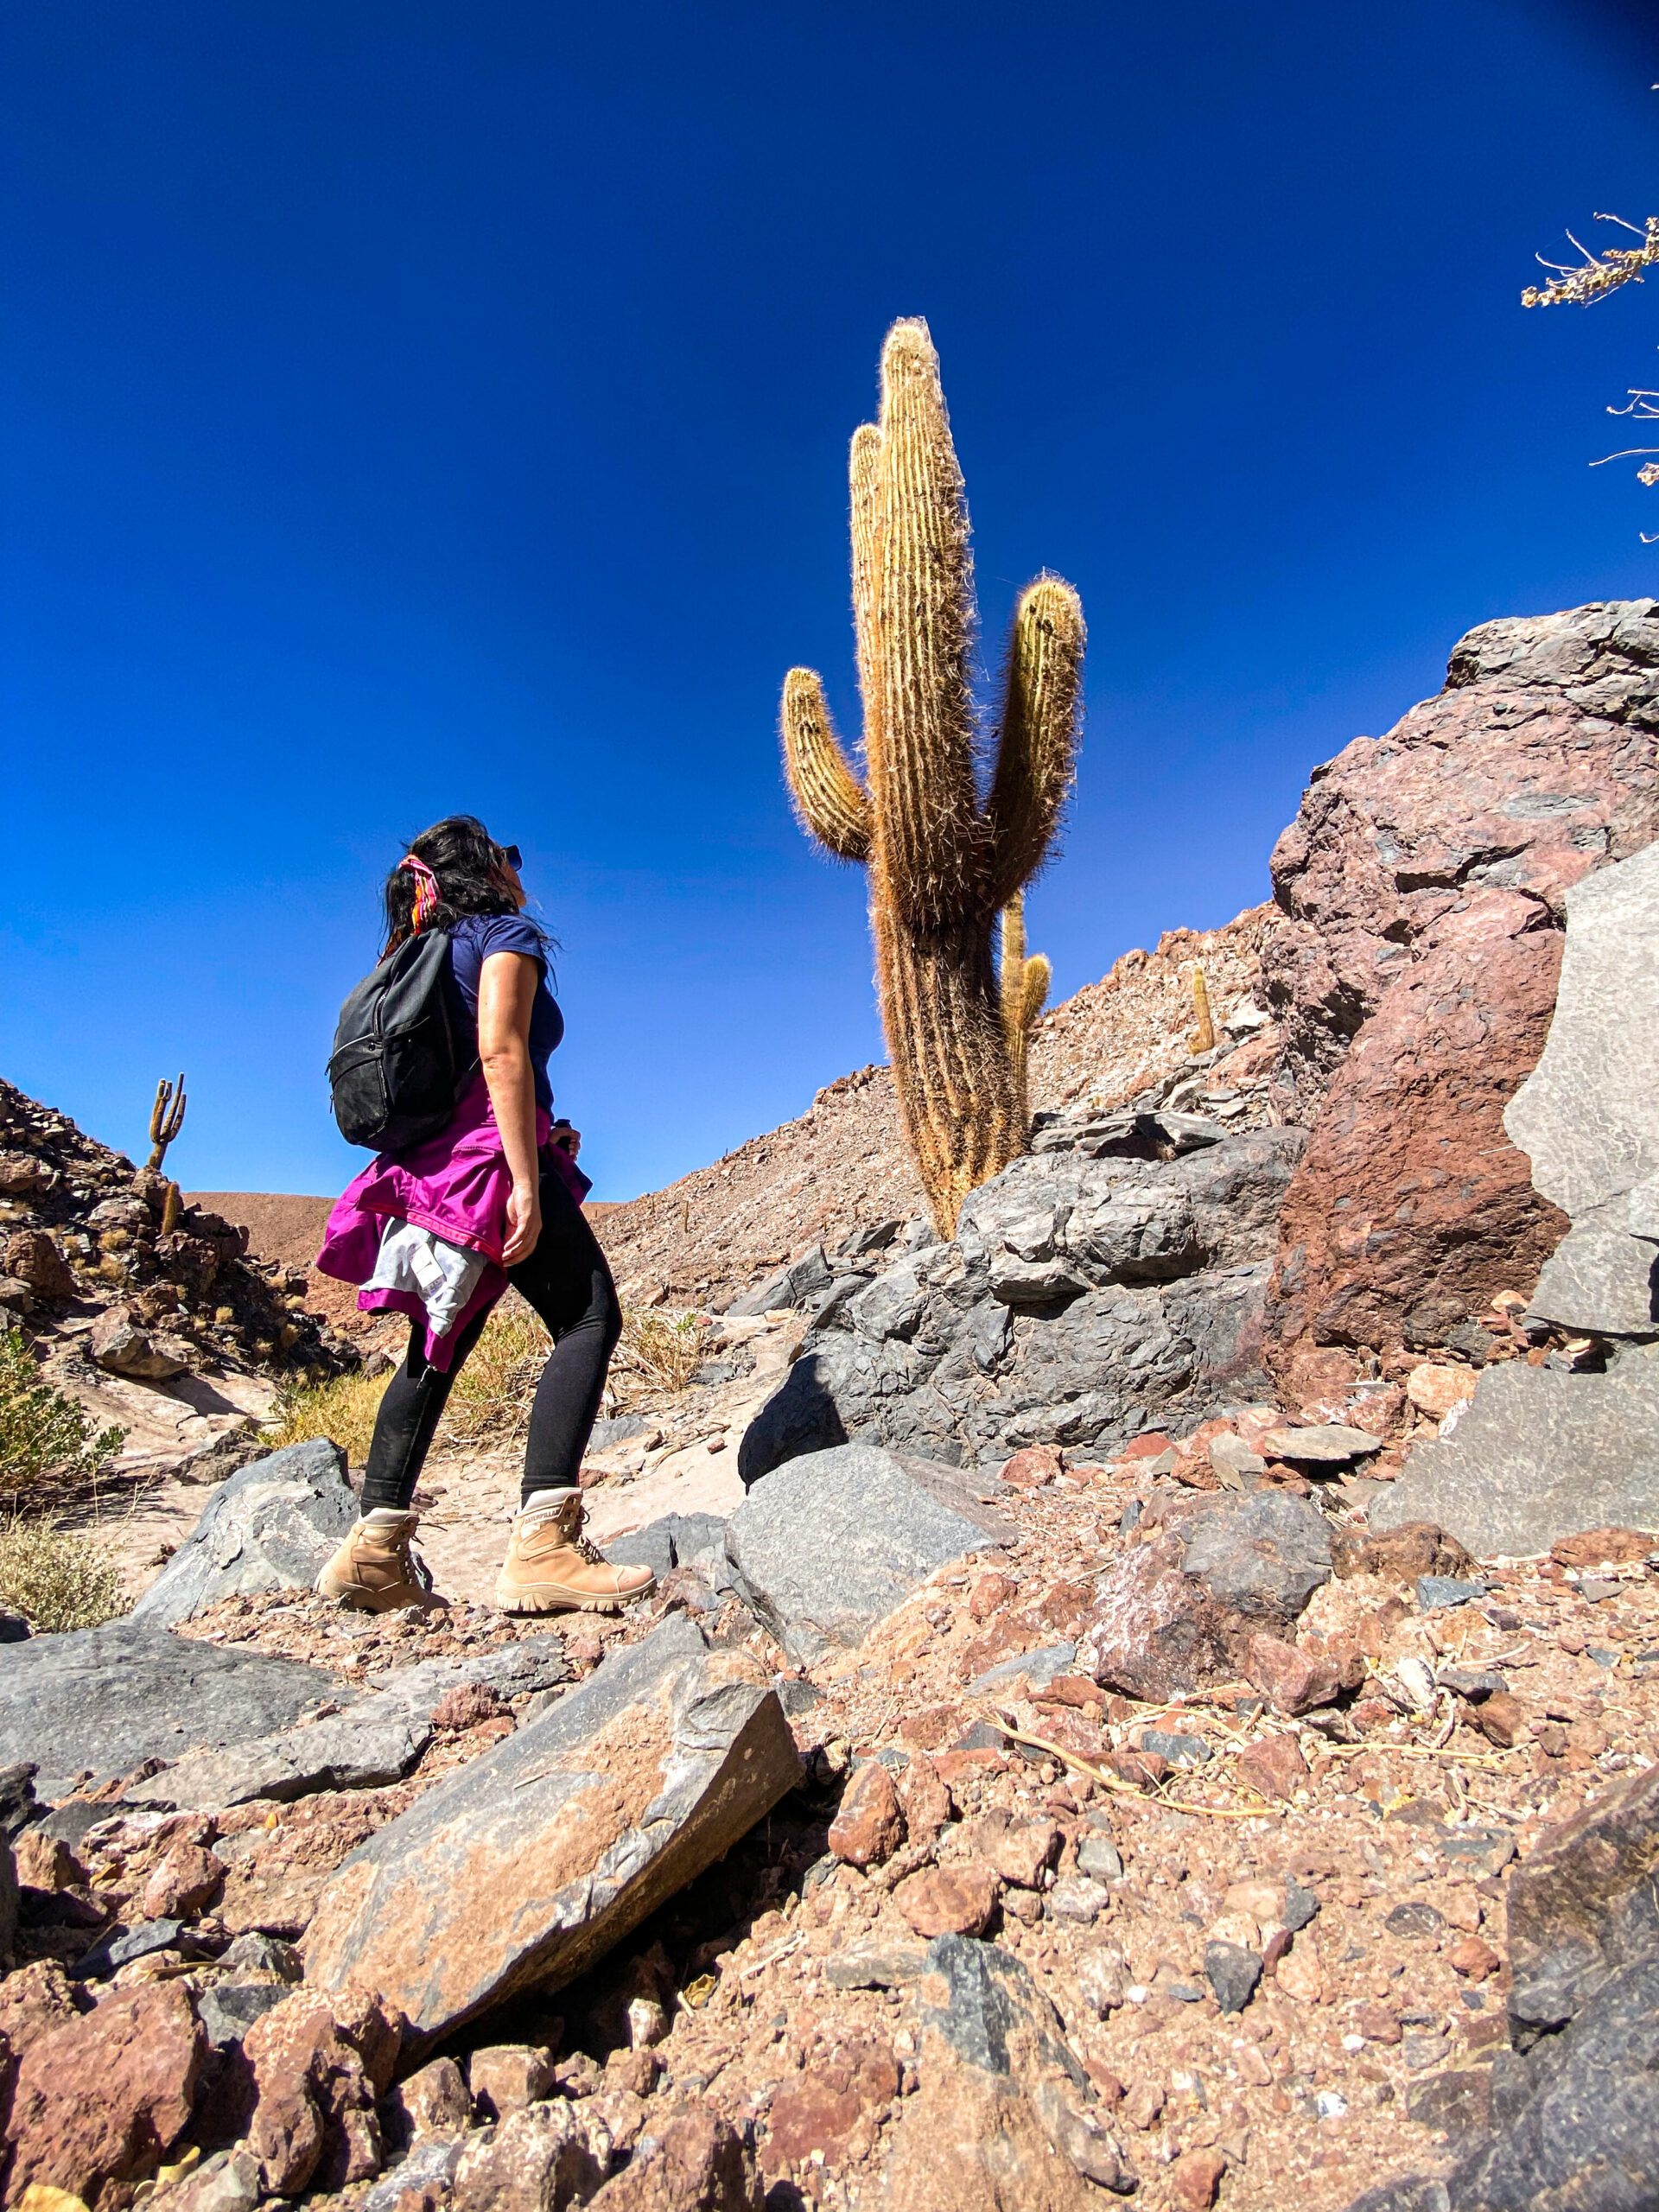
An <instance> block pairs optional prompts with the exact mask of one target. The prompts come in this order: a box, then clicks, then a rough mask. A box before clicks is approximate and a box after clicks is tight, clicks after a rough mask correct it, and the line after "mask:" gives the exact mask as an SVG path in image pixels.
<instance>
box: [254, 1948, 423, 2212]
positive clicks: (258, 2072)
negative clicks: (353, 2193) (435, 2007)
mask: <svg viewBox="0 0 1659 2212" xmlns="http://www.w3.org/2000/svg"><path fill="white" fill-rule="evenodd" d="M402 2037H403V2020H402V2017H401V2016H400V2015H399V2014H398V2013H397V2012H392V2011H390V2010H389V2009H388V2008H386V2007H385V2006H384V2005H381V2003H380V2002H379V2001H378V1999H368V1998H356V1997H353V1996H350V1995H346V1996H345V1997H343V1998H340V1999H335V2001H334V2005H332V2006H331V2005H329V2004H328V2003H327V2002H326V2001H325V1999H322V1998H321V1997H319V1996H315V1995H313V1994H312V1993H311V1992H310V1991H309V1990H303V1989H302V1990H296V1992H295V1993H294V1995H293V1996H292V1997H288V1998H284V1999H283V2002H282V2003H281V2004H280V2005H277V2006H276V2007H275V2008H274V2010H272V2011H271V2012H267V2013H266V2014H265V2015H264V2018H261V2019H258V2020H256V2021H255V2022H254V2024H253V2025H252V2026H251V2028H250V2029H249V2031H248V2032H247V2036H246V2037H245V2040H244V2044H243V2050H244V2052H245V2056H246V2059H247V2062H248V2063H249V2065H250V2066H251V2068H252V2069H253V2078H254V2082H255V2083H256V2085H257V2092H258V2101H257V2105H256V2107H255V2108H254V2114H253V2125H252V2126H251V2129H250V2130H249V2137H248V2141H249V2148H250V2149H251V2151H252V2152H253V2154H254V2156H255V2157H256V2158H257V2159H258V2160H259V2165H260V2176H261V2179H262V2180H263V2182H264V2186H265V2188H266V2189H268V2190H272V2191H273V2192H274V2193H275V2194H276V2195H277V2196H298V2195H299V2194H300V2192H301V2191H302V2190H303V2189H305V2187H306V2186H307V2184H308V2183H310V2182H311V2181H313V2180H314V2179H316V2180H319V2181H321V2183H323V2185H324V2186H325V2187H327V2188H333V2189H340V2188H343V2187H345V2186H346V2183H350V2182H355V2181H366V2180H368V2179H370V2178H371V2177H372V2176H373V2175H375V2174H377V2173H378V2171H380V2156H381V2141H380V2126H379V2120H378V2115H377V2113H376V2110H375V2107H376V2103H377V2101H378V2099H379V2098H380V2097H382V2096H384V2095H385V2092H386V2090H387V2088H389V2087H390V2085H391V2075H392V2069H393V2068H394V2066H395V2065H396V2064H397V2051H398V2047H399V2044H400V2043H401V2041H402Z"/></svg>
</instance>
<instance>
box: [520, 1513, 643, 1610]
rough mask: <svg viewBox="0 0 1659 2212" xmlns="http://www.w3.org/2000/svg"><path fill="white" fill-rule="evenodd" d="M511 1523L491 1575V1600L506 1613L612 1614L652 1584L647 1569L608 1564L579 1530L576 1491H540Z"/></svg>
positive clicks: (640, 1596)
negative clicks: (543, 1498)
mask: <svg viewBox="0 0 1659 2212" xmlns="http://www.w3.org/2000/svg"><path fill="white" fill-rule="evenodd" d="M544 1495H545V1496H546V1497H547V1500H548V1502H547V1503H545V1504H541V1503H534V1504H531V1505H529V1506H527V1507H526V1508H525V1509H524V1511H523V1512H522V1513H520V1514H519V1515H518V1516H517V1517H516V1518H515V1520H514V1522H513V1524H512V1535H511V1536H510V1537H509V1538H508V1539H507V1556H506V1558H505V1560H503V1561H502V1565H501V1572H500V1573H499V1575H498V1576H497V1578H496V1584H495V1602H496V1604H497V1605H499V1606H500V1607H501V1609H502V1611H504V1612H508V1613H558V1612H564V1611H570V1610H572V1609H575V1610H580V1611H584V1612H595V1613H613V1612H616V1611H618V1610H619V1609H620V1607H621V1606H623V1605H627V1604H629V1603H630V1602H631V1601H632V1599H635V1598H643V1597H644V1596H645V1592H647V1591H648V1590H652V1589H654V1588H655V1587H656V1584H657V1578H656V1576H655V1575H654V1574H653V1573H652V1571H651V1569H650V1568H649V1567H612V1566H610V1565H608V1564H607V1560H606V1559H605V1557H604V1554H602V1553H601V1552H599V1551H596V1550H595V1549H594V1547H593V1545H592V1544H590V1543H589V1542H588V1539H587V1537H586V1536H584V1535H582V1493H581V1491H574V1490H573V1491H565V1492H564V1493H563V1495H562V1496H561V1495H560V1493H558V1492H556V1491H549V1492H546V1493H544Z"/></svg>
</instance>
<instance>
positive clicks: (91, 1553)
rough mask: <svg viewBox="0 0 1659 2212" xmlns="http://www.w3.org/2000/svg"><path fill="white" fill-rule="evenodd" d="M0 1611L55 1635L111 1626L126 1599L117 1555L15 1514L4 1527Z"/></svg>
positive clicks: (92, 1539) (0, 1530)
mask: <svg viewBox="0 0 1659 2212" xmlns="http://www.w3.org/2000/svg"><path fill="white" fill-rule="evenodd" d="M0 1609H3V1610H4V1611H7V1612H10V1613H21V1614H22V1616H23V1618H24V1619H25V1620H26V1621H28V1623H29V1625H30V1627H31V1628H33V1629H35V1630H36V1631H37V1632H38V1633H41V1634H45V1635H50V1636H55V1635H58V1634H60V1633H61V1631H63V1630H66V1629H73V1628H97V1627H99V1624H101V1623H103V1622H105V1621H112V1620H114V1619H115V1618H116V1617H117V1616H118V1614H121V1613H124V1612H125V1611H127V1609H128V1599H127V1595H126V1592H125V1590H124V1587H123V1585H122V1579H121V1569H120V1567H118V1565H117V1564H116V1560H115V1554H114V1553H113V1552H112V1551H111V1549H110V1548H109V1547H108V1545H107V1544H106V1543H105V1542H104V1541H101V1540H100V1539H99V1537H97V1536H96V1535H89V1534H88V1533H86V1531H84V1530H82V1529H64V1528H60V1526H59V1524H58V1522H56V1521H55V1520H54V1519H51V1518H49V1517H48V1518H47V1519H45V1520H40V1521H25V1520H24V1519H23V1517H22V1515H21V1514H14V1515H13V1516H12V1518H11V1520H10V1522H7V1523H6V1524H5V1525H4V1526H3V1527H0Z"/></svg>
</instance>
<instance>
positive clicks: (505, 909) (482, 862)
mask: <svg viewBox="0 0 1659 2212" xmlns="http://www.w3.org/2000/svg"><path fill="white" fill-rule="evenodd" d="M408 850H409V851H410V852H411V853H412V854H413V855H415V857H416V860H417V861H425V862H426V865H427V866H428V868H430V869H431V871H432V873H433V874H434V875H435V876H436V878H437V880H438V889H439V891H440V893H442V897H441V899H440V900H439V903H438V904H437V905H436V906H434V907H432V908H431V909H430V910H429V912H428V913H427V914H426V916H425V918H424V919H423V924H422V927H423V930H433V929H437V930H442V929H453V928H454V925H455V924H456V923H457V922H459V921H462V920H464V919H465V918H466V917H467V915H468V914H515V913H517V912H518V907H517V906H515V905H514V903H513V900H512V898H511V897H510V896H509V894H508V893H507V892H506V891H505V889H504V888H503V887H502V884H501V880H500V874H501V870H502V869H503V868H505V865H506V857H507V856H506V854H505V852H504V851H503V849H502V848H501V847H500V846H499V845H498V844H497V843H496V842H495V840H494V838H493V837H492V836H491V835H490V833H489V831H488V830H487V829H486V828H485V827H484V824H483V823H481V822H480V820H479V819H478V817H477V816H476V815H475V814H451V815H449V816H448V817H446V818H445V819H444V820H443V821H442V822H435V823H433V824H432V827H431V828H430V829H423V830H422V832H421V834H420V836H418V837H411V838H410V842H409V846H408ZM419 888H420V885H419V881H418V880H417V878H416V874H415V872H414V870H413V869H412V868H404V867H401V866H400V867H397V868H393V870H392V871H391V874H390V875H389V876H388V877H387V878H386V888H385V901H386V944H385V949H386V950H387V951H388V952H392V951H395V950H396V949H397V946H398V945H400V944H403V942H404V939H405V938H407V937H409V936H410V934H411V932H412V931H413V928H414V922H415V897H416V892H417V891H418V890H419ZM526 918H527V919H528V917H526ZM531 928H532V929H534V930H536V931H537V934H538V935H539V936H540V937H541V938H542V939H543V944H547V943H550V939H549V938H548V936H547V932H546V931H544V930H543V929H541V927H540V925H539V924H537V923H535V922H531Z"/></svg>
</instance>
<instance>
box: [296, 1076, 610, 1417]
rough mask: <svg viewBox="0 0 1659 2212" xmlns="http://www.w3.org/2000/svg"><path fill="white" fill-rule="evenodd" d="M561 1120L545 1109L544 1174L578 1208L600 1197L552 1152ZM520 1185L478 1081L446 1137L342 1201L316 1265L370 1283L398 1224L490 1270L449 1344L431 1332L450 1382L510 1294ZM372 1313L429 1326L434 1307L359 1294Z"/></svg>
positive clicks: (402, 1296) (375, 1170)
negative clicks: (509, 1257)
mask: <svg viewBox="0 0 1659 2212" xmlns="http://www.w3.org/2000/svg"><path fill="white" fill-rule="evenodd" d="M552 1127H553V1122H552V1116H550V1114H548V1113H547V1111H546V1110H545V1109H544V1108H543V1107H541V1106H537V1109H536V1142H537V1146H538V1147H540V1148H541V1156H542V1162H543V1166H549V1165H550V1166H552V1167H553V1169H554V1170H555V1172H556V1173H557V1174H559V1175H560V1176H562V1177H563V1179H564V1181H565V1182H566V1184H567V1185H569V1190H570V1194H571V1196H572V1197H573V1198H575V1199H576V1201H577V1202H578V1204H580V1202H581V1201H582V1198H585V1197H586V1196H587V1194H588V1192H589V1191H590V1190H591V1189H592V1188H593V1185H591V1184H590V1183H589V1182H588V1178H587V1177H586V1176H585V1175H584V1174H583V1173H582V1170H581V1169H580V1168H579V1167H578V1166H576V1163H575V1160H572V1159H571V1158H570V1156H569V1154H568V1153H566V1152H565V1151H563V1149H562V1148H560V1147H549V1145H548V1136H549V1134H550V1131H551V1129H552ZM511 1194H512V1175H511V1174H510V1173H509V1172H508V1169H507V1160H506V1154H505V1153H504V1152H503V1151H502V1149H501V1133H500V1131H499V1129H498V1128H496V1125H495V1109H494V1107H493V1105H492V1104H491V1103H490V1091H489V1085H488V1084H486V1082H485V1080H484V1077H483V1076H482V1075H481V1074H480V1075H478V1076H475V1077H474V1079H473V1081H472V1083H471V1084H469V1085H468V1086H467V1090H466V1091H465V1092H464V1093H463V1094H462V1096H461V1103H460V1104H459V1105H458V1106H457V1107H456V1109H455V1113H454V1120H453V1121H451V1122H450V1123H449V1124H448V1128H444V1129H442V1131H440V1133H439V1134H438V1135H436V1136H435V1137H429V1139H428V1140H427V1141H426V1142H425V1143H424V1144H423V1145H417V1146H416V1147H414V1149H413V1150H412V1151H410V1152H406V1153H404V1154H400V1155H399V1156H398V1157H397V1159H393V1158H392V1157H391V1154H387V1153H381V1154H378V1156H377V1158H376V1159H375V1160H372V1162H371V1164H370V1165H369V1166H367V1167H365V1169H364V1170H363V1173H361V1174H360V1175H358V1176H354V1177H353V1179H352V1180H351V1182H349V1183H348V1184H347V1185H346V1188H345V1189H344V1190H343V1191H342V1192H340V1196H339V1198H337V1199H336V1200H335V1201H334V1211H332V1212H331V1213H330V1214H329V1216H328V1227H327V1230H326V1231H325V1233H324V1236H323V1240H322V1249H321V1252H320V1253H319V1254H318V1255H317V1266H318V1268H320V1270H321V1272H322V1274H326V1275H333V1276H334V1278H335V1280H336V1281H340V1282H355V1283H365V1282H367V1281H368V1280H369V1278H370V1277H371V1276H372V1274H373V1273H374V1271H375V1263H376V1261H377V1260H378V1257H379V1253H380V1243H381V1239H382V1237H383V1236H385V1230H386V1224H387V1223H388V1222H389V1221H406V1222H409V1223H410V1224H412V1226H413V1227H415V1228H416V1229H424V1230H429V1231H430V1232H431V1234H432V1235H433V1236H439V1237H442V1239H443V1241H444V1242H445V1243H447V1244H455V1245H459V1246H460V1247H461V1249H463V1250H465V1251H468V1252H476V1253H479V1254H480V1255H481V1256H482V1257H483V1259H484V1261H485V1262H486V1265H485V1268H484V1271H483V1273H482V1274H481V1275H480V1277H479V1280H478V1282H477V1283H476V1285H475V1286H474V1290H473V1294H472V1295H471V1297H470V1298H469V1299H468V1300H467V1303H466V1305H465V1306H462V1308H461V1311H460V1313H457V1314H456V1315H455V1317H454V1320H453V1321H452V1322H451V1324H450V1325H449V1327H448V1329H447V1330H446V1331H445V1332H444V1333H443V1334H442V1336H437V1335H435V1334H434V1333H433V1331H432V1328H431V1325H430V1324H429V1322H428V1323H427V1334H426V1357H427V1358H428V1359H429V1361H430V1362H431V1363H432V1365H433V1366H434V1367H435V1368H436V1369H437V1370H439V1372H440V1373H441V1374H447V1373H448V1370H449V1364H450V1362H451V1360H452V1359H453V1357H454V1348H455V1344H456V1342H457V1340H458V1338H460V1336H461V1332H462V1331H463V1330H464V1329H465V1328H466V1327H467V1325H468V1323H469V1322H471V1321H473V1320H474V1319H476V1317H477V1316H478V1315H479V1314H480V1313H486V1312H487V1311H488V1309H489V1308H490V1307H491V1306H493V1305H494V1303H495V1301H496V1300H497V1299H498V1298H499V1297H500V1295H501V1294H502V1292H503V1291H504V1290H505V1288H506V1287H507V1277H506V1272H505V1268H503V1267H502V1264H501V1247H502V1245H503V1243H505V1238H506V1224H507V1200H508V1198H509V1197H510V1196H511ZM357 1302H358V1305H359V1306H360V1307H361V1308H362V1310H363V1311H364V1313H386V1312H392V1313H407V1314H408V1315H409V1317H410V1319H411V1320H416V1321H422V1322H427V1313H426V1308H425V1306H424V1305H423V1302H422V1300H420V1298H419V1297H418V1296H416V1294H415V1293H414V1292H412V1291H407V1290H381V1289H374V1290H359V1293H358V1297H357Z"/></svg>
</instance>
